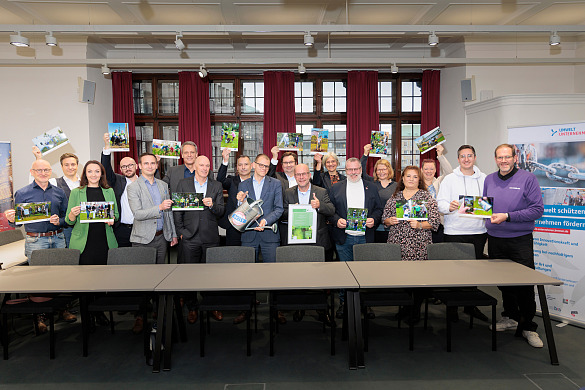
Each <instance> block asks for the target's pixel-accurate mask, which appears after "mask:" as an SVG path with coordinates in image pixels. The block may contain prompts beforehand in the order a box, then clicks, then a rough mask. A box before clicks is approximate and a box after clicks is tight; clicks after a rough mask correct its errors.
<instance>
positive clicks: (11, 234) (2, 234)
mask: <svg viewBox="0 0 585 390" xmlns="http://www.w3.org/2000/svg"><path fill="white" fill-rule="evenodd" d="M23 238H24V235H23V234H22V230H20V229H14V230H4V231H0V245H6V244H10V243H12V242H16V241H19V240H22V239H23Z"/></svg>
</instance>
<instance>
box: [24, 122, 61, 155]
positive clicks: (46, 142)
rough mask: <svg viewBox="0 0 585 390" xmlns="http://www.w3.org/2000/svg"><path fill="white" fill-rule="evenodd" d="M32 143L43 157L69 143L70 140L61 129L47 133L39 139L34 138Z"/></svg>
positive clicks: (54, 129)
mask: <svg viewBox="0 0 585 390" xmlns="http://www.w3.org/2000/svg"><path fill="white" fill-rule="evenodd" d="M32 141H33V144H35V146H36V147H37V148H39V150H40V151H41V154H42V155H43V156H44V155H45V154H47V153H51V152H52V151H55V150H57V149H59V148H60V147H62V146H65V145H67V144H68V143H69V139H68V138H67V136H66V135H65V133H64V132H63V130H61V128H60V127H55V128H53V129H51V130H48V131H45V132H44V133H43V134H41V135H39V136H38V137H34V138H33V139H32Z"/></svg>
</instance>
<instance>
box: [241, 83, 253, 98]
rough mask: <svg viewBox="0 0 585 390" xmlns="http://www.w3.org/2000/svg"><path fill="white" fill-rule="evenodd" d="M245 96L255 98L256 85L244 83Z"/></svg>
mask: <svg viewBox="0 0 585 390" xmlns="http://www.w3.org/2000/svg"><path fill="white" fill-rule="evenodd" d="M242 91H243V96H245V97H246V96H254V83H242Z"/></svg>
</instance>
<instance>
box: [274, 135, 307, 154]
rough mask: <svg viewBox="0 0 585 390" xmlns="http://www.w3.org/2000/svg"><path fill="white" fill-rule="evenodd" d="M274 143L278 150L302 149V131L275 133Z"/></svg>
mask: <svg viewBox="0 0 585 390" xmlns="http://www.w3.org/2000/svg"><path fill="white" fill-rule="evenodd" d="M276 145H277V146H278V149H280V150H297V151H302V150H303V133H276Z"/></svg>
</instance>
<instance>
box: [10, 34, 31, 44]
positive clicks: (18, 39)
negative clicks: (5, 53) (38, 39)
mask: <svg viewBox="0 0 585 390" xmlns="http://www.w3.org/2000/svg"><path fill="white" fill-rule="evenodd" d="M10 44H11V45H12V46H16V47H29V46H30V45H29V43H28V38H27V37H23V36H22V35H20V32H19V33H18V34H15V35H11V36H10Z"/></svg>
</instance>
